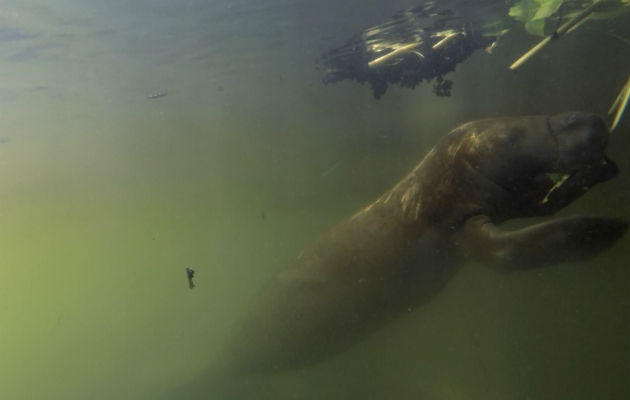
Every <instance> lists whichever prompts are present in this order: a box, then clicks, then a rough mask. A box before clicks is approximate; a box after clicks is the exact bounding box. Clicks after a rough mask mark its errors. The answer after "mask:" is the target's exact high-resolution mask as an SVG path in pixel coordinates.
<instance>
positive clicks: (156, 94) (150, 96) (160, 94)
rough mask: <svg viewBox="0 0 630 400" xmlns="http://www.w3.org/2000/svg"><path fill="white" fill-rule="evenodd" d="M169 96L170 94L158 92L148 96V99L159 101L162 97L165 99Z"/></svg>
mask: <svg viewBox="0 0 630 400" xmlns="http://www.w3.org/2000/svg"><path fill="white" fill-rule="evenodd" d="M167 94H168V92H157V93H153V94H150V95H148V96H147V99H159V98H160V97H164V96H166V95H167Z"/></svg>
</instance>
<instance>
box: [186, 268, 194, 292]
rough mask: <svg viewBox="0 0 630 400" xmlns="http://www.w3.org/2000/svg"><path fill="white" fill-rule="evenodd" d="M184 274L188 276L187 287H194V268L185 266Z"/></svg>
mask: <svg viewBox="0 0 630 400" xmlns="http://www.w3.org/2000/svg"><path fill="white" fill-rule="evenodd" d="M186 276H188V287H189V288H190V289H192V288H194V287H195V283H194V282H193V278H194V277H195V270H194V269H192V268H189V267H186Z"/></svg>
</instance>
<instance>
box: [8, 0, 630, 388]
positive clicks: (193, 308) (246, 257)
mask: <svg viewBox="0 0 630 400" xmlns="http://www.w3.org/2000/svg"><path fill="white" fill-rule="evenodd" d="M369 3H371V2H369ZM411 4H412V3H411V2H398V3H397V4H393V3H388V2H383V4H367V5H365V4H364V2H358V1H351V2H346V3H344V4H342V5H339V4H336V2H332V1H331V2H311V3H309V2H306V1H301V2H298V1H294V2H290V1H274V2H263V1H258V2H248V1H241V2H232V1H230V2H228V1H225V2H205V1H201V0H196V1H183V2H164V1H162V2H158V1H155V2H153V1H135V2H122V1H110V2H91V1H90V2H86V1H78V0H66V1H55V2H54V5H53V2H45V1H37V0H28V1H23V0H20V1H17V0H15V1H13V0H9V1H3V2H0V393H2V394H1V397H2V398H6V399H24V400H26V399H113V398H116V399H152V398H155V397H156V396H158V395H160V394H162V393H165V392H167V391H169V390H170V389H171V388H173V387H176V386H180V385H185V384H186V382H188V381H190V380H195V379H198V378H199V377H200V376H203V374H204V372H205V371H207V370H208V368H209V364H210V363H211V360H212V356H213V355H214V354H215V353H216V352H217V351H218V349H220V347H221V345H222V339H223V338H224V336H225V335H226V334H227V332H228V329H229V327H230V324H231V323H232V322H233V321H234V319H235V318H237V317H238V316H239V315H240V314H241V313H242V312H243V310H244V309H245V308H246V307H247V305H248V301H249V299H250V296H251V295H252V294H253V293H255V292H256V291H257V290H258V289H259V288H260V287H261V286H262V285H263V284H264V282H265V280H266V279H268V278H269V277H271V276H272V275H273V274H274V272H275V271H277V270H278V269H279V268H281V267H283V266H284V265H285V264H286V263H287V262H288V260H290V259H291V258H292V257H294V256H295V254H296V253H297V252H298V251H299V249H300V248H301V247H302V246H303V245H304V244H306V243H308V242H309V241H310V240H312V239H313V238H314V237H316V236H317V235H318V234H320V233H322V232H324V231H325V230H326V229H327V228H329V227H331V226H332V225H333V224H334V223H335V222H336V221H338V220H339V219H340V218H342V217H343V216H345V215H348V214H350V213H352V212H353V211H355V210H356V209H358V208H359V207H361V206H364V205H366V204H367V203H369V202H370V201H371V200H373V199H374V198H375V197H376V196H378V195H379V194H380V193H382V192H383V191H384V190H386V189H387V188H388V187H389V186H390V185H391V184H393V183H395V182H396V181H397V180H398V179H399V178H400V177H401V176H402V175H403V174H404V173H405V172H406V171H407V170H408V169H410V168H411V167H412V166H413V165H414V164H415V163H417V162H418V161H419V160H420V159H421V158H422V156H423V155H424V153H425V152H426V151H428V149H429V148H431V147H432V146H433V144H434V143H435V141H436V140H437V139H438V138H439V137H440V136H441V135H443V134H445V133H446V132H448V130H449V129H451V128H453V127H455V126H456V125H458V124H459V123H461V122H464V121H467V120H471V119H475V118H482V117H491V116H498V115H519V114H537V113H546V114H553V113H557V112H562V111H567V110H586V111H594V112H598V113H601V114H604V113H605V112H606V110H607V109H608V106H609V105H610V103H611V102H612V100H613V99H614V97H615V95H616V93H617V92H618V90H619V89H620V88H621V86H622V84H623V82H624V81H625V79H627V71H628V70H629V66H630V52H629V51H628V45H627V44H625V43H623V42H622V41H617V40H615V39H613V38H611V36H609V35H607V33H606V32H607V31H608V30H609V26H607V25H605V24H599V25H597V24H593V25H591V27H589V28H585V29H583V30H581V31H577V32H575V33H574V34H573V35H574V36H573V37H572V38H570V39H567V40H566V41H565V42H564V43H558V44H557V45H556V47H555V48H554V49H553V50H550V51H548V52H547V53H545V54H543V55H542V56H541V57H540V58H539V59H538V60H535V61H532V62H531V65H529V66H528V68H524V69H523V71H522V72H519V73H518V74H514V73H510V72H509V71H508V70H507V65H509V64H510V63H511V62H512V61H513V60H514V59H515V58H516V57H518V56H519V55H520V54H521V53H522V52H523V51H525V50H526V49H527V48H528V47H529V46H530V45H532V44H533V43H534V42H535V40H536V39H535V38H532V37H527V36H525V35H524V34H522V33H520V34H519V33H514V35H513V36H510V37H508V38H506V41H505V43H504V45H503V46H501V47H499V48H498V49H497V51H496V52H495V53H494V54H493V55H492V56H488V55H484V54H483V53H481V52H480V53H478V54H475V55H474V56H473V57H472V58H471V59H470V61H467V62H466V63H464V64H462V65H460V66H459V67H458V70H457V71H456V73H454V74H452V75H450V76H449V77H450V78H452V79H453V80H454V81H455V86H454V90H453V96H452V97H450V98H438V97H435V96H434V95H433V94H432V93H431V90H430V86H429V85H424V86H420V87H418V88H417V89H416V90H415V91H408V90H402V89H398V88H390V89H389V91H388V93H387V94H386V95H385V96H384V97H383V98H382V99H381V100H380V101H375V100H374V99H373V98H372V96H371V93H370V90H369V88H368V87H364V86H360V85H357V84H355V83H350V82H344V83H340V84H337V85H333V86H327V87H326V86H323V85H322V84H321V82H320V79H321V72H320V71H317V70H316V69H315V59H316V57H317V56H318V55H319V54H320V53H321V52H322V51H324V50H325V49H327V48H330V47H334V46H336V45H339V44H341V43H343V41H344V40H345V39H346V37H348V36H349V35H351V34H353V33H354V32H356V31H358V30H360V29H362V28H365V27H366V26H370V25H372V24H375V23H379V22H381V21H382V19H383V18H384V16H387V15H390V14H392V13H393V12H395V11H396V10H398V9H400V8H404V7H406V6H409V5H411ZM348 15H351V16H352V18H348V17H347V16H348ZM628 26H630V24H627V19H626V20H622V21H616V23H615V24H612V25H611V28H610V29H613V28H614V29H615V32H617V33H622V34H625V36H626V37H628V36H630V34H629V32H628ZM159 92H167V95H166V96H164V97H161V98H159V99H147V96H150V95H151V94H154V93H159ZM628 136H629V132H628V118H627V117H626V119H625V120H624V121H623V122H622V126H621V127H620V128H618V130H617V131H616V132H614V134H613V135H612V137H611V141H612V143H611V150H610V153H611V157H612V158H613V159H615V160H616V161H617V163H618V164H619V167H620V170H621V173H620V175H619V176H618V177H617V178H616V179H615V180H614V181H612V182H609V183H606V184H604V185H602V186H598V187H596V188H595V189H593V190H592V192H590V193H588V194H587V195H586V196H584V198H582V199H580V200H579V201H578V202H576V203H575V204H574V205H572V206H571V207H569V208H568V209H567V210H565V211H563V213H566V214H574V213H590V214H604V215H610V216H620V217H626V218H627V217H628V215H629V214H630V213H629V209H628V205H627V204H628V197H629V196H628V172H629V171H630V166H629V165H628V160H629V156H628V148H629V147H628V146H629V144H628ZM627 255H628V242H627V238H625V239H623V240H621V241H620V242H619V244H618V245H616V246H615V247H614V248H612V249H611V250H609V251H608V252H606V253H605V254H603V255H602V256H600V257H599V258H597V259H595V260H593V261H591V262H585V263H580V264H576V265H561V266H558V267H554V268H550V269H546V270H538V271H530V272H523V273H518V274H511V275H506V276H501V275H497V274H496V273H494V272H492V271H489V270H487V269H485V268H483V267H481V266H477V265H470V266H466V267H465V268H464V269H463V270H462V271H461V272H460V273H459V274H458V275H457V277H456V278H455V280H454V281H453V282H451V283H450V284H449V286H447V288H446V289H445V290H444V291H443V292H442V293H441V294H440V295H439V296H438V297H437V298H436V299H435V300H434V301H433V302H432V303H430V304H429V305H427V306H426V307H423V308H422V309H419V310H413V312H410V314H409V315H408V316H407V317H406V318H403V319H401V320H399V321H397V322H395V323H393V324H391V325H389V326H388V327H386V328H385V329H383V330H381V331H379V332H378V333H377V334H376V335H373V336H372V337H370V338H369V339H368V340H367V341H365V342H363V343H361V344H359V345H358V346H356V347H354V348H352V349H351V350H350V351H348V352H347V353H344V354H343V355H341V356H339V357H337V358H335V359H333V360H328V361H326V362H324V363H322V364H320V365H318V366H316V367H314V368H311V369H309V370H303V371H297V372H292V373H286V374H281V375H279V376H272V377H268V378H267V379H266V380H263V381H262V382H256V383H255V390H254V389H252V393H255V396H259V398H274V399H289V398H300V399H301V398H312V399H321V398H338V399H342V398H343V399H349V398H357V399H365V398H373V399H385V398H398V399H412V398H413V399H416V398H423V399H424V398H426V399H487V398H503V399H528V398H536V399H557V398H573V399H593V398H608V399H612V398H627V397H628V387H627V377H628V374H629V372H630V371H629V360H628V354H629V352H628V350H629V348H628V347H629V346H628V333H629V332H628V326H629V325H628V322H629V321H628V315H629V309H630V307H629V302H628V293H629V290H628V278H629V274H628V257H627ZM186 266H190V267H193V268H195V270H196V271H197V275H196V284H197V288H195V289H194V290H192V291H191V290H189V289H188V286H187V282H186V275H185V272H184V268H185V267H186ZM196 394H197V395H199V393H196ZM252 396H253V395H252ZM252 398H256V397H252Z"/></svg>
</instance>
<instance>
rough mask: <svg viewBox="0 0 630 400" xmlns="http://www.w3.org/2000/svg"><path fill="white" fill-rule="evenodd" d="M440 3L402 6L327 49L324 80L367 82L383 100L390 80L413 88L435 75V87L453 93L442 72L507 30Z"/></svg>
mask: <svg viewBox="0 0 630 400" xmlns="http://www.w3.org/2000/svg"><path fill="white" fill-rule="evenodd" d="M437 3H438V2H437V1H427V2H425V3H424V4H422V5H420V6H417V7H414V8H410V9H407V10H403V11H400V12H398V13H397V14H396V15H394V16H393V17H392V18H391V19H390V20H389V21H388V22H385V23H384V24H382V25H377V26H374V27H371V28H368V29H366V30H364V31H363V32H361V33H360V34H358V35H356V36H355V37H353V38H352V39H350V40H349V41H348V43H346V44H345V45H343V46H340V47H337V48H334V49H332V50H329V51H328V52H326V53H325V54H323V55H322V60H321V62H320V64H321V66H322V67H323V69H324V71H325V72H326V75H325V76H324V78H323V82H324V83H325V84H328V83H334V82H339V81H342V80H344V79H352V80H355V81H357V82H359V83H361V84H363V83H365V82H368V83H369V84H370V85H371V86H372V92H373V94H374V97H375V98H377V99H378V98H380V97H381V96H382V95H383V94H385V92H386V91H387V86H388V85H389V84H398V85H400V86H402V87H406V88H410V89H414V88H415V87H416V86H417V85H418V84H419V83H421V82H423V81H427V82H429V81H431V80H433V79H435V81H434V92H435V93H436V94H437V95H438V96H449V95H450V92H451V90H450V89H451V86H452V84H453V83H452V82H451V81H450V80H447V79H444V78H443V76H444V75H446V74H447V73H449V72H452V71H454V70H455V66H456V65H457V64H459V63H461V62H462V61H464V60H466V59H467V58H468V57H469V56H470V55H471V54H472V53H474V52H475V51H476V50H477V49H483V48H487V47H488V46H490V45H491V44H492V43H493V42H494V41H495V40H496V39H497V38H498V37H499V36H500V35H501V34H502V33H501V30H494V31H492V32H491V31H490V30H489V29H484V27H482V26H480V24H477V23H473V22H471V21H468V20H464V19H463V17H462V13H458V12H457V11H456V10H455V9H454V8H453V9H451V8H441V7H438V6H437Z"/></svg>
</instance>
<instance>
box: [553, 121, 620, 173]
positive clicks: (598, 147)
mask: <svg viewBox="0 0 630 400" xmlns="http://www.w3.org/2000/svg"><path fill="white" fill-rule="evenodd" d="M549 127H550V129H551V134H552V135H553V136H554V138H555V139H556V142H557V147H558V159H557V162H556V168H557V170H558V172H567V173H571V172H575V171H577V170H580V169H583V168H585V167H588V166H597V165H598V164H602V165H606V168H605V169H602V171H601V172H602V173H604V174H603V176H602V178H604V177H607V179H610V178H612V177H614V176H615V175H616V174H617V167H616V166H615V165H614V163H612V162H611V161H610V160H608V159H607V157H606V155H605V151H606V146H607V145H608V136H609V132H608V128H607V127H606V124H605V123H604V121H603V120H602V118H601V117H599V116H598V115H596V114H591V113H583V112H569V113H563V114H559V115H555V116H553V117H550V118H549ZM602 160H605V161H602ZM602 180H606V179H602Z"/></svg>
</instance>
